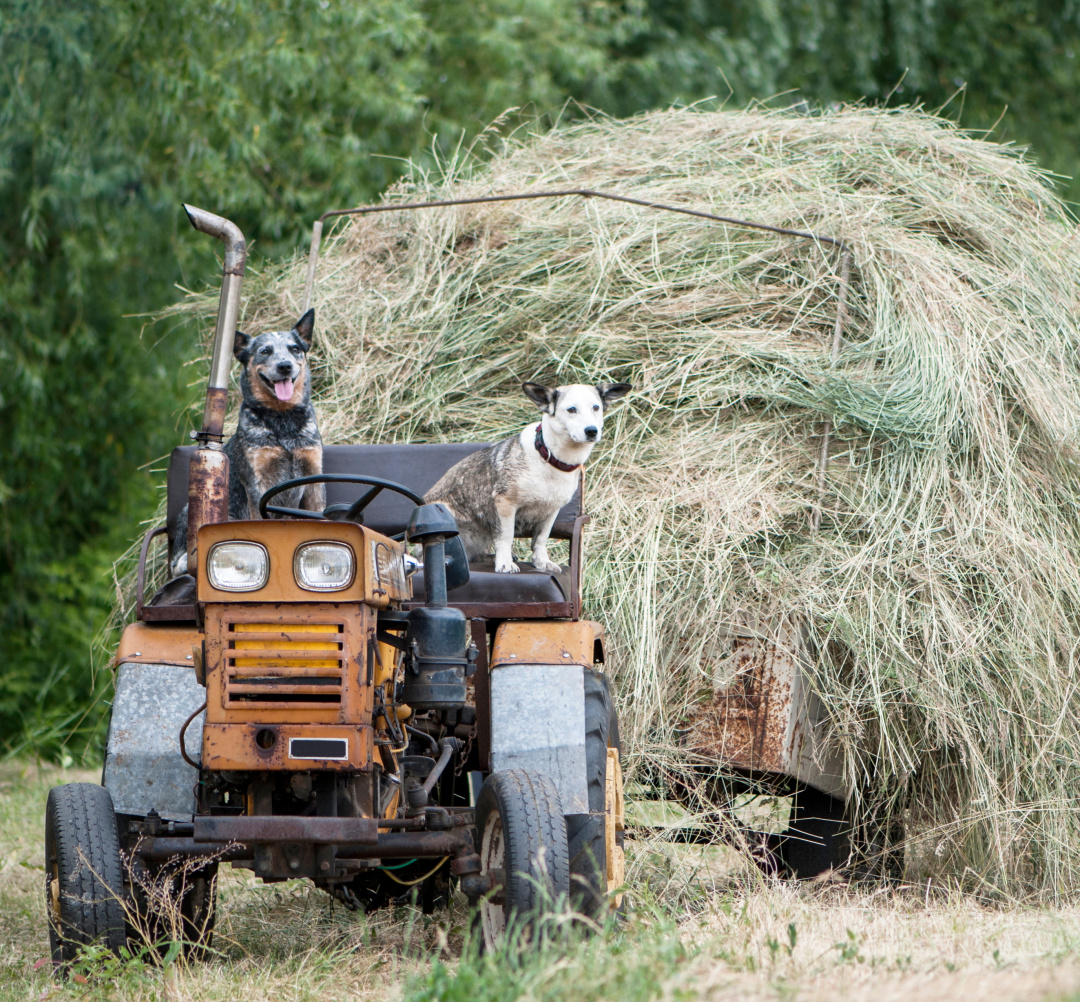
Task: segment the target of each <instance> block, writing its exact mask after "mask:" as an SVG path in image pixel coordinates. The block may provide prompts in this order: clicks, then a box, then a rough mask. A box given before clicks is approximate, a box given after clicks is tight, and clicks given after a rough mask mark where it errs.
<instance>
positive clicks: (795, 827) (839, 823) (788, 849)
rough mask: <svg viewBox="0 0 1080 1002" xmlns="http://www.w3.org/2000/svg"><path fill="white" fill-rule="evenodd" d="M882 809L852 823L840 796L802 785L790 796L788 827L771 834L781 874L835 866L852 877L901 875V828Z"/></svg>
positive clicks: (802, 875)
mask: <svg viewBox="0 0 1080 1002" xmlns="http://www.w3.org/2000/svg"><path fill="white" fill-rule="evenodd" d="M879 816H880V808H872V809H871V810H870V811H869V812H868V816H867V817H866V818H864V819H863V820H862V821H861V823H859V824H857V825H853V824H852V821H851V819H850V818H849V816H848V812H847V809H846V808H845V806H844V802H843V801H842V800H839V799H837V798H836V797H831V796H829V795H828V794H827V793H822V792H821V791H820V790H815V789H814V788H813V787H809V786H807V787H804V788H803V789H801V790H799V791H797V792H796V793H795V795H794V798H793V802H792V807H791V820H790V822H789V824H788V828H787V830H786V831H784V832H782V833H781V834H779V835H771V836H769V843H768V847H769V849H770V850H771V854H772V856H773V858H774V860H775V862H776V864H777V865H778V870H779V875H780V876H783V877H790V878H795V879H797V880H806V879H808V878H813V877H817V876H820V875H821V874H823V873H825V872H826V871H827V870H836V871H837V872H838V873H842V874H843V875H844V876H845V877H847V878H849V879H852V880H893V881H895V880H899V879H900V878H901V877H902V876H903V867H904V855H903V848H902V845H901V844H902V842H903V838H904V833H903V829H902V827H901V826H899V825H897V824H893V825H890V826H888V827H887V826H885V825H884V824H882V823H881V821H880V820H879Z"/></svg>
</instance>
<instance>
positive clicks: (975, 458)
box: [182, 108, 1080, 894]
mask: <svg viewBox="0 0 1080 1002" xmlns="http://www.w3.org/2000/svg"><path fill="white" fill-rule="evenodd" d="M570 186H574V187H578V186H580V187H593V188H599V189H603V190H606V191H612V192H617V193H621V194H627V195H632V196H634V197H638V198H646V199H652V200H657V201H664V202H670V203H674V204H677V205H683V206H688V207H695V208H704V209H709V210H712V211H714V212H718V213H722V214H725V215H735V216H741V217H745V218H749V219H753V220H756V221H760V222H765V223H770V224H773V225H779V226H788V227H798V228H803V229H812V230H814V231H816V232H819V233H823V234H827V235H831V236H834V237H839V238H842V239H843V240H844V241H846V242H847V244H848V245H849V246H850V247H851V248H852V251H853V271H852V290H851V295H850V296H849V300H848V316H847V323H846V331H845V342H844V347H843V351H842V354H841V356H840V360H839V364H838V365H837V366H836V368H835V369H834V368H832V367H831V365H830V346H831V338H832V325H833V322H834V317H835V313H836V306H837V302H836V300H837V291H838V275H839V267H840V261H839V255H838V254H837V252H836V250H835V248H831V247H829V246H828V245H824V244H815V243H814V242H812V241H807V240H793V239H790V238H786V237H780V236H776V235H772V234H764V233H760V232H754V231H748V230H741V229H737V228H734V227H728V226H723V225H717V224H710V223H706V222H703V221H701V220H696V219H692V218H687V217H683V216H677V215H673V214H668V213H658V212H653V211H649V210H646V209H641V208H636V207H633V206H628V205H622V204H616V203H607V202H603V203H602V202H599V201H597V200H589V201H586V200H581V199H565V200H560V201H537V202H519V203H503V204H497V205H481V206H465V207H456V208H449V209H438V210H427V211H423V212H413V213H386V214H381V215H376V216H372V217H367V218H358V219H354V220H352V221H348V222H345V223H342V224H340V225H339V226H338V227H337V228H336V229H335V230H334V231H333V233H332V235H331V236H330V238H329V239H327V240H324V244H323V254H322V261H321V265H320V269H319V274H318V277H317V281H316V285H315V291H314V297H313V304H312V305H314V306H315V308H316V315H317V334H316V340H317V343H318V348H317V355H318V357H317V359H316V364H317V375H318V382H317V404H318V408H319V413H320V420H321V424H322V429H323V435H324V439H325V440H326V441H328V442H387V441H428V442H438V441H469V440H475V441H485V440H492V439H495V438H497V437H500V436H503V435H507V434H509V433H511V432H513V431H515V430H516V429H518V428H520V427H521V425H522V424H523V423H524V421H526V420H529V419H530V417H531V416H532V413H533V412H532V411H531V409H530V408H531V405H529V404H528V403H527V402H526V401H525V400H524V398H523V397H522V395H521V393H520V389H519V384H520V382H521V381H523V380H543V381H549V382H576V381H592V380H598V379H612V380H615V379H618V380H627V381H629V382H631V383H633V384H634V387H635V392H634V394H633V395H632V397H631V398H630V399H629V400H628V401H627V402H626V403H625V404H624V405H623V406H620V407H619V408H617V409H616V410H614V411H613V412H612V413H611V414H610V416H609V418H608V423H607V425H606V429H605V436H604V439H605V440H604V442H603V443H602V444H601V445H600V446H599V447H598V449H597V450H596V451H595V453H594V458H593V460H592V461H591V462H590V464H589V469H588V509H589V510H590V512H591V513H592V515H593V522H592V524H591V526H590V527H589V530H588V533H587V536H588V561H587V571H586V576H585V601H586V608H587V610H588V612H589V614H590V615H592V616H593V617H595V618H597V619H599V620H601V621H602V622H604V623H605V625H606V626H607V629H608V631H609V638H610V642H611V647H612V653H613V659H612V661H613V666H614V673H615V676H616V681H617V689H618V693H619V701H620V706H621V714H622V728H623V732H622V733H623V740H624V744H625V746H626V748H627V750H628V752H629V757H630V760H631V761H632V762H633V763H634V766H635V770H636V775H637V776H638V777H645V778H648V777H656V776H664V775H671V774H681V775H686V774H688V773H690V772H692V771H693V770H695V769H700V768H701V767H708V765H709V764H708V763H705V762H703V761H701V760H699V759H695V757H694V756H693V755H692V754H691V753H690V752H689V751H688V750H687V749H686V748H685V747H684V746H683V743H682V742H681V739H680V733H681V730H680V728H681V725H683V724H684V722H685V720H686V718H687V716H688V714H689V713H691V712H692V711H693V708H694V707H695V705H697V704H699V703H701V702H702V701H703V700H708V699H710V698H711V697H712V695H713V693H714V692H715V690H716V689H717V687H722V686H723V685H724V684H725V683H727V682H729V681H730V678H731V670H732V669H731V666H730V664H729V662H728V660H727V652H728V642H727V641H726V638H725V631H726V630H727V628H728V626H729V625H730V624H731V623H732V622H733V621H734V620H735V619H736V618H737V617H738V616H740V615H742V614H745V613H750V614H753V615H756V616H757V615H760V616H765V617H781V616H793V617H797V618H799V619H801V620H802V621H804V622H805V623H806V625H807V629H808V633H809V638H810V642H811V644H812V648H813V650H814V651H815V658H814V663H813V666H812V670H811V684H812V685H813V687H814V689H815V690H816V691H817V692H818V693H819V694H820V696H821V697H822V699H823V701H824V704H825V706H826V707H827V709H828V713H829V716H830V723H831V734H832V740H833V741H834V742H836V744H838V745H839V746H840V747H841V748H842V750H843V753H844V760H845V769H846V773H847V776H848V778H849V780H850V781H851V783H852V784H853V785H854V786H856V787H858V788H860V789H864V790H867V791H873V790H876V791H878V792H882V793H884V794H886V795H887V796H888V797H889V798H891V799H890V803H891V805H892V809H893V810H896V811H901V810H902V811H904V812H905V817H906V819H907V821H908V825H909V831H917V832H921V833H922V836H923V838H924V843H923V845H922V847H921V850H922V851H921V859H922V864H921V865H922V866H923V868H924V869H926V868H929V869H930V870H931V871H946V872H951V873H953V874H960V875H962V876H964V879H966V880H967V881H968V883H969V884H971V885H973V886H978V887H980V888H983V889H986V888H998V889H1000V890H1003V891H1008V892H1009V893H1017V892H1025V893H1026V892H1034V893H1043V894H1060V893H1071V892H1072V891H1073V890H1074V889H1075V888H1076V887H1077V886H1078V877H1080V823H1078V819H1077V812H1076V807H1075V791H1076V790H1077V789H1078V788H1080V766H1078V759H1080V732H1078V728H1077V717H1078V708H1080V703H1078V700H1077V695H1076V685H1077V683H1076V679H1077V677H1078V673H1077V642H1078V637H1080V574H1078V571H1077V555H1078V554H1080V530H1078V518H1077V515H1078V509H1080V476H1078V472H1077V466H1076V442H1077V437H1076V436H1077V425H1078V421H1080V366H1078V363H1077V352H1078V349H1080V330H1078V326H1077V322H1076V310H1077V282H1076V277H1075V276H1076V275H1077V272H1078V270H1080V268H1078V266H1080V254H1078V245H1077V234H1076V230H1075V228H1074V226H1073V224H1072V222H1071V220H1070V219H1069V218H1068V216H1067V214H1066V212H1065V210H1064V208H1063V206H1062V204H1061V203H1060V201H1059V200H1058V199H1057V198H1056V196H1055V195H1054V194H1053V192H1052V189H1051V187H1050V186H1049V184H1048V182H1047V179H1046V177H1045V176H1044V175H1043V174H1042V173H1041V172H1040V171H1039V170H1038V169H1037V168H1036V167H1035V166H1034V165H1033V164H1031V163H1030V162H1028V161H1026V160H1025V159H1024V158H1023V157H1022V156H1020V155H1017V153H1016V152H1015V151H1012V150H1010V149H1008V148H1005V147H1002V146H1000V145H997V144H994V143H991V142H986V141H981V140H978V139H975V138H972V137H971V136H969V135H966V134H964V133H962V132H960V131H958V130H957V129H955V128H954V127H952V126H951V125H950V124H949V123H946V122H944V121H941V120H939V119H935V118H933V117H931V116H928V115H925V114H922V113H920V112H917V111H913V110H901V111H875V110H869V109H865V108H851V109H843V110H839V111H836V112H830V113H828V114H823V115H821V116H820V117H807V116H803V115H799V114H795V113H792V112H779V111H765V110H752V111H746V112H702V111H697V110H683V111H668V112H660V113H654V114H649V115H645V116H642V117H640V118H636V119H633V120H631V121H625V122H616V121H609V120H604V119H597V120H593V121H590V122H587V123H585V124H578V125H573V126H566V127H558V128H556V129H554V130H553V131H550V132H546V133H542V134H540V133H538V134H535V135H533V134H527V135H520V136H518V137H515V138H513V139H511V140H508V141H506V142H505V143H504V144H503V145H502V146H501V147H500V148H498V149H497V150H495V151H493V152H492V155H490V156H488V157H487V158H486V159H484V160H483V161H479V160H478V161H472V160H462V161H461V162H458V163H454V164H450V165H448V166H447V167H446V170H445V172H444V173H443V174H442V175H440V177H438V178H435V177H433V176H429V175H426V174H424V173H423V172H422V171H420V170H419V169H416V170H414V171H413V172H412V173H411V174H410V175H409V177H408V179H407V180H406V181H404V182H403V183H401V184H400V185H399V186H398V187H397V188H395V189H394V190H393V191H392V192H391V193H390V194H389V195H388V196H387V197H388V200H390V201H395V200H403V201H404V200H417V199H427V198H446V197H452V196H464V195H479V194H489V193H504V192H514V191H528V190H537V189H543V188H555V187H570ZM303 272H304V262H303V260H301V259H300V258H299V257H298V258H297V259H296V260H295V261H293V262H291V263H289V264H288V265H285V266H282V267H279V268H277V269H274V270H270V271H267V272H265V273H264V274H262V275H261V276H258V277H257V278H256V279H255V280H253V281H251V282H249V285H248V289H247V292H248V295H249V296H250V299H249V300H248V301H247V302H246V305H245V309H246V315H245V319H244V322H245V324H246V325H247V326H248V327H249V328H250V329H263V328H266V327H272V326H279V325H280V322H281V320H282V319H283V317H284V316H290V315H295V314H296V312H297V309H298V307H299V298H300V295H301V290H302V288H303V281H304V273H303ZM215 303H216V301H215V300H212V299H210V298H208V297H203V298H202V299H196V300H191V301H188V303H186V304H185V305H184V306H183V307H182V308H183V309H186V310H202V311H204V312H205V311H207V309H208V307H209V308H210V309H211V310H212V308H213V304H215ZM826 420H829V421H831V422H832V424H833V426H834V433H833V445H832V453H831V461H830V465H829V468H828V476H827V483H826V491H825V494H824V496H820V497H819V495H818V492H817V487H816V465H815V464H816V458H817V453H818V450H819V448H820V436H821V433H822V430H823V424H824V422H825V421H826ZM819 504H820V506H821V508H822V522H821V528H820V531H817V532H815V531H814V529H813V511H814V508H815V506H817V505H819ZM886 777H892V778H893V779H890V780H888V781H887V780H886ZM912 855H914V854H912Z"/></svg>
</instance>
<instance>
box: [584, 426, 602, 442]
mask: <svg viewBox="0 0 1080 1002" xmlns="http://www.w3.org/2000/svg"><path fill="white" fill-rule="evenodd" d="M599 434H600V432H599V431H598V430H597V428H596V425H593V424H591V425H589V427H588V428H586V429H585V437H586V438H587V439H588V440H589V441H590V442H595V441H596V436H597V435H599Z"/></svg>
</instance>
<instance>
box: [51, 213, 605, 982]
mask: <svg viewBox="0 0 1080 1002" xmlns="http://www.w3.org/2000/svg"><path fill="white" fill-rule="evenodd" d="M186 208H187V213H188V216H189V218H190V220H191V222H192V224H193V225H194V226H195V228H196V229H198V230H200V231H202V232H204V233H207V234H210V235H213V236H215V237H218V238H219V239H221V240H222V241H223V242H224V243H225V266H224V282H223V288H222V294H221V302H220V307H219V314H218V324H217V330H216V335H215V341H214V351H213V361H212V368H211V376H210V381H209V388H208V391H207V398H206V410H205V415H204V423H203V427H202V430H201V431H200V432H199V433H198V435H197V436H195V437H197V439H198V444H197V446H190V447H184V448H178V449H176V450H175V451H174V453H173V455H172V459H171V463H170V467H169V472H168V515H167V520H166V524H165V525H164V526H162V527H160V528H156V529H154V530H152V531H150V532H148V533H147V535H146V537H145V539H144V542H143V546H142V552H141V556H140V562H139V570H138V589H139V595H138V603H137V620H138V621H137V622H134V623H132V624H131V625H130V626H128V627H127V628H126V629H125V631H124V633H123V637H122V639H121V641H120V645H119V649H118V651H117V653H116V658H115V667H116V691H115V697H114V700H113V705H112V718H111V722H110V727H109V736H108V745H107V753H106V761H105V768H104V775H103V780H102V785H101V786H96V785H92V784H85V783H76V784H70V785H66V786H59V787H56V788H55V789H53V790H52V791H51V792H50V794H49V799H48V808H47V818H46V858H47V867H46V871H47V872H46V898H47V904H48V910H49V916H50V929H51V940H52V951H53V958H54V961H55V962H56V963H57V964H58V965H63V964H65V963H68V962H70V961H71V960H72V959H73V958H74V957H75V955H76V954H77V952H78V950H79V948H80V947H81V946H82V945H84V944H88V943H90V942H94V941H98V942H103V943H104V944H105V945H106V946H108V947H110V948H112V949H113V950H119V949H120V947H121V946H122V945H123V944H124V943H125V941H127V940H128V939H129V937H131V936H132V935H141V936H143V937H149V941H154V940H155V939H160V938H163V937H168V938H170V939H172V940H173V941H182V942H185V943H187V944H188V945H189V946H191V947H198V946H199V945H200V944H206V943H207V942H208V940H209V938H210V935H211V932H212V928H213V916H214V893H215V875H216V872H217V869H218V866H219V864H221V863H223V862H228V863H231V864H232V865H233V866H234V867H243V868H246V869H250V870H252V871H253V872H254V874H255V875H256V876H257V877H259V878H261V879H262V880H264V881H268V882H271V881H281V880H287V879H291V878H296V877H306V878H308V879H310V880H313V881H314V882H315V883H316V885H317V886H319V887H321V888H323V889H325V890H326V891H328V892H329V893H330V894H331V895H333V896H334V897H335V898H337V899H338V900H339V901H341V902H342V903H343V904H344V905H345V906H346V907H349V908H353V909H355V908H360V907H365V908H372V907H376V906H378V905H380V904H383V903H386V902H388V901H392V900H396V899H401V898H403V897H405V896H415V897H416V898H417V899H418V900H419V901H420V902H421V903H422V904H423V906H424V907H425V909H429V910H430V909H431V908H433V907H434V906H435V904H436V903H438V902H439V901H440V900H442V901H445V900H447V899H448V897H449V893H450V888H451V885H452V884H454V883H456V885H457V887H459V888H460V890H461V891H463V892H464V894H465V895H466V896H467V897H468V898H469V900H470V901H471V902H473V903H474V904H475V906H476V909H477V911H476V914H477V915H478V918H479V925H480V926H481V927H482V935H483V941H484V942H485V943H486V944H488V945H491V944H493V943H495V942H496V941H498V940H499V939H500V937H501V936H502V935H503V933H504V931H505V929H506V926H507V923H508V921H511V920H520V921H521V922H522V923H523V924H526V925H527V924H528V923H529V922H530V921H534V920H535V918H536V916H537V915H538V914H539V912H540V911H541V909H542V908H543V907H544V906H545V905H546V904H548V903H549V902H555V901H558V900H559V899H560V898H569V900H570V901H571V902H572V903H573V904H574V905H575V907H577V908H578V909H579V910H581V911H583V912H585V913H587V914H592V915H597V914H599V913H600V912H602V911H603V910H605V909H607V908H608V907H610V906H612V905H613V904H617V903H618V901H619V893H618V892H619V888H620V887H621V885H622V883H623V879H624V864H623V858H624V857H623V847H622V837H623V836H622V829H623V811H622V774H621V769H620V758H619V731H618V724H617V721H616V716H615V711H614V708H613V704H612V696H611V690H610V687H609V683H608V678H607V676H606V675H605V674H604V669H603V665H604V633H603V629H602V627H601V626H600V625H599V624H597V623H594V622H590V621H588V620H585V619H582V617H581V585H580V576H581V534H582V528H583V526H584V524H585V522H586V521H587V518H588V517H587V516H586V515H585V514H584V513H583V510H582V491H581V489H580V488H579V490H578V493H577V495H576V496H575V498H574V499H573V500H572V501H571V503H570V504H569V505H568V506H567V507H566V508H564V509H563V511H562V512H561V513H560V515H559V518H558V521H557V522H556V524H555V528H554V530H553V532H552V536H553V537H554V538H561V539H565V540H568V541H569V547H568V549H569V561H568V566H566V567H565V568H564V569H563V571H562V572H561V573H559V574H548V573H541V572H539V571H536V570H533V569H530V565H527V564H526V565H524V566H523V568H522V573H520V574H514V575H507V574H495V573H494V569H493V566H491V565H490V563H489V564H484V563H483V562H482V561H481V562H479V563H474V564H473V565H472V566H470V565H469V564H468V562H467V561H466V560H465V556H464V549H463V547H462V546H461V545H460V542H459V541H458V539H457V536H458V528H457V526H456V525H455V523H454V520H453V518H451V517H450V516H449V514H448V512H447V511H446V509H444V508H442V507H441V506H439V505H425V504H424V503H423V500H422V495H423V494H424V492H425V491H426V490H427V489H428V488H429V487H431V486H432V485H433V484H434V483H435V481H436V480H438V479H439V477H440V476H441V475H442V474H443V473H444V472H445V471H446V470H447V469H448V468H449V467H450V466H451V465H453V464H454V463H455V462H457V461H458V460H459V459H461V458H462V457H464V456H466V455H468V454H469V453H470V452H471V451H473V450H475V449H477V448H480V447H481V444H482V443H476V444H451V445H356V446H329V447H327V448H326V449H325V453H324V471H325V472H324V474H323V475H321V476H320V477H318V478H314V479H318V480H321V481H323V482H325V484H326V488H327V500H328V503H327V506H326V508H325V509H324V510H323V511H322V512H310V511H300V510H293V509H290V508H284V507H280V506H278V505H276V504H275V503H274V499H275V497H276V496H277V495H278V494H280V493H281V492H283V491H286V490H288V489H289V488H290V487H294V486H297V485H298V484H300V483H307V482H312V480H313V478H310V477H309V478H305V479H303V480H297V481H290V482H288V483H284V484H281V485H280V486H278V487H276V488H275V489H273V490H271V491H268V492H267V493H266V494H265V495H264V496H263V498H262V499H261V503H260V510H261V513H262V515H263V516H264V518H263V520H259V521H229V520H228V459H227V457H226V456H225V454H224V453H223V451H222V449H221V441H222V434H223V420H224V415H225V411H226V395H227V387H228V382H229V364H230V361H231V350H230V349H231V343H232V336H233V331H234V329H235V326H236V316H237V305H238V300H239V293H240V284H241V281H242V277H243V273H244V262H245V243H244V238H243V236H242V234H241V233H240V231H239V229H238V228H237V227H236V226H235V225H233V224H232V223H230V222H229V221H227V220H225V219H223V218H221V217H219V216H216V215H213V214H211V213H209V212H204V211H202V210H200V209H196V208H193V207H186ZM185 505H187V506H188V519H189V544H188V545H189V563H188V566H189V568H190V573H189V574H187V575H184V576H181V577H179V578H174V579H173V580H170V581H168V582H166V583H165V584H164V585H163V587H161V588H160V589H159V590H158V591H157V592H156V594H155V595H154V596H153V597H152V598H149V599H145V600H144V596H143V589H144V587H145V582H146V568H147V562H148V556H149V555H150V547H151V545H152V543H153V541H154V540H155V539H156V538H158V537H161V536H169V537H170V538H171V537H172V535H173V532H174V530H175V526H176V522H177V518H178V517H179V516H180V513H181V511H182V509H183V507H184V506H185ZM409 544H415V546H417V547H420V548H422V552H423V561H422V564H421V562H420V561H419V560H417V559H415V558H414V557H412V556H411V555H410V553H409V550H408V546H409Z"/></svg>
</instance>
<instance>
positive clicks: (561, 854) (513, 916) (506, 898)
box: [476, 769, 570, 949]
mask: <svg viewBox="0 0 1080 1002" xmlns="http://www.w3.org/2000/svg"><path fill="white" fill-rule="evenodd" d="M476 827H477V831H478V833H479V836H480V872H481V874H482V875H485V876H487V877H489V879H490V883H491V887H492V891H491V892H490V893H489V894H488V895H486V896H485V897H484V898H482V899H481V900H480V905H479V917H480V927H481V930H482V935H483V946H484V947H485V948H486V949H491V948H492V947H494V946H496V945H497V944H498V943H499V942H500V940H502V939H503V937H504V936H505V935H506V931H507V928H508V927H509V926H511V925H513V924H515V923H522V924H524V925H525V926H526V927H528V926H529V925H530V924H531V923H532V922H534V921H535V920H536V919H537V917H539V915H541V914H542V912H543V911H544V909H545V908H550V907H551V906H552V905H553V904H555V903H556V902H558V900H559V899H560V898H565V897H566V896H567V894H568V893H569V890H570V866H569V860H568V854H567V846H566V823H565V821H564V820H563V812H562V803H561V802H560V800H559V791H558V790H557V789H556V787H555V784H554V783H553V782H552V780H551V779H550V778H549V777H548V776H546V775H544V774H543V773H538V772H533V771H531V770H528V769H507V770H506V771H504V772H496V773H492V774H491V775H490V776H488V778H487V780H486V781H485V782H484V785H483V788H482V789H481V790H480V796H479V797H478V798H477V801H476Z"/></svg>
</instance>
